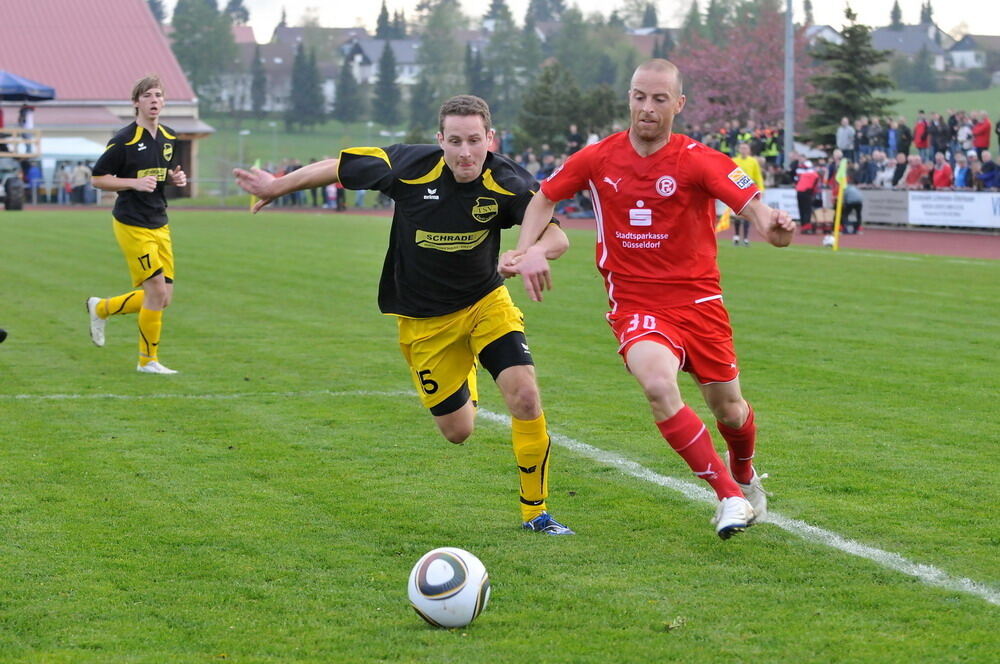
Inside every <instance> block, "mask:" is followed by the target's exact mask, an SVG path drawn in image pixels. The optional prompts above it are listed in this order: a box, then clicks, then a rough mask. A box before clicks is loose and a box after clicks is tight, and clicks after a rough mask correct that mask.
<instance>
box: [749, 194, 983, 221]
mask: <svg viewBox="0 0 1000 664" xmlns="http://www.w3.org/2000/svg"><path fill="white" fill-rule="evenodd" d="M861 195H862V197H863V199H864V203H863V210H862V218H863V219H864V221H865V223H875V224H896V225H909V226H944V227H952V228H982V229H1000V191H987V192H975V191H896V190H887V189H862V190H861ZM764 202H765V203H767V204H768V205H770V206H772V207H777V208H780V209H782V210H787V211H788V212H789V213H790V214H791V215H792V218H793V219H798V218H799V206H798V202H797V200H796V197H795V190H794V189H783V188H775V189H768V190H767V191H765V192H764Z"/></svg>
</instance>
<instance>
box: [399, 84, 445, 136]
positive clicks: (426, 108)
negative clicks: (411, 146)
mask: <svg viewBox="0 0 1000 664" xmlns="http://www.w3.org/2000/svg"><path fill="white" fill-rule="evenodd" d="M437 97H438V95H437V91H435V90H434V86H433V85H432V84H431V82H430V80H429V79H428V78H427V77H426V76H424V73H423V72H420V76H419V77H418V78H417V83H416V85H414V86H413V91H412V92H411V93H410V136H411V137H412V136H415V135H420V136H423V135H424V132H425V131H426V130H427V129H428V128H430V127H434V128H435V131H436V130H437V127H436V126H435V118H436V117H437V106H438V103H437ZM406 140H407V142H416V141H412V139H411V138H410V137H408V138H407V139H406Z"/></svg>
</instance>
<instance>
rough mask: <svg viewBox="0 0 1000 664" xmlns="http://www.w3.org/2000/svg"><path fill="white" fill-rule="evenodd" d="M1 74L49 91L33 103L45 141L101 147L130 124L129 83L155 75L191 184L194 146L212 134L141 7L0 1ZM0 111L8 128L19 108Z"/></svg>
mask: <svg viewBox="0 0 1000 664" xmlns="http://www.w3.org/2000/svg"><path fill="white" fill-rule="evenodd" d="M0 69H4V70H7V71H10V72H14V73H16V74H18V75H20V76H24V77H26V78H29V79H32V80H35V81H38V82H40V83H45V84H46V85H49V86H51V87H53V88H55V90H56V98H55V99H54V100H51V101H45V102H36V103H35V104H34V106H35V127H36V128H37V129H38V130H39V131H40V133H41V134H42V137H43V141H44V139H45V138H47V137H54V138H83V139H89V140H91V141H95V142H97V143H99V144H101V145H104V144H105V143H106V142H107V141H108V139H109V138H110V137H111V136H112V135H113V134H114V132H115V131H117V130H118V129H120V128H121V127H123V126H125V125H127V124H128V123H130V122H132V120H133V119H134V118H135V109H134V108H133V106H132V102H131V100H130V99H129V97H130V96H131V92H132V86H133V84H134V83H135V81H137V80H138V79H140V78H142V77H143V76H145V75H146V74H150V73H156V74H159V76H160V78H161V80H162V81H163V87H164V93H165V95H166V98H167V105H166V107H165V108H164V111H163V114H162V116H161V122H162V123H163V124H165V125H167V126H169V127H171V128H172V129H174V131H176V132H177V138H178V139H179V140H178V141H177V144H176V146H175V148H174V149H175V152H178V153H179V154H180V156H181V163H182V165H183V167H184V170H185V171H186V172H187V173H188V179H189V180H196V179H197V177H198V174H197V159H196V157H197V150H198V139H200V138H204V137H205V136H209V135H210V134H212V133H213V131H214V130H213V129H212V127H210V126H209V125H207V124H206V123H204V122H203V121H201V120H200V119H199V117H198V99H197V97H196V96H195V93H194V90H193V89H192V88H191V85H190V83H188V80H187V77H186V76H185V75H184V72H183V71H182V70H181V67H180V65H179V64H178V62H177V58H176V57H174V53H173V51H172V50H171V48H170V43H169V42H168V41H167V37H166V36H165V35H164V34H163V31H162V30H161V28H160V25H159V24H158V23H157V22H156V19H154V18H153V15H152V13H151V12H150V10H149V5H148V4H147V2H146V0H101V1H100V2H79V1H77V0H28V1H23V2H5V3H4V8H3V12H2V17H0ZM0 104H2V106H3V110H4V116H5V117H6V119H7V122H8V124H12V123H13V119H14V118H17V111H18V107H19V106H20V105H21V104H20V102H2V101H0ZM43 151H44V144H43ZM42 156H43V159H44V156H45V155H44V153H43V155H42ZM188 189H192V187H189V188H188ZM188 193H191V192H188Z"/></svg>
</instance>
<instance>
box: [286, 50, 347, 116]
mask: <svg viewBox="0 0 1000 664" xmlns="http://www.w3.org/2000/svg"><path fill="white" fill-rule="evenodd" d="M293 75H294V74H293ZM361 106H362V100H361V88H360V86H359V85H358V79H356V78H354V63H353V61H352V59H351V58H350V57H346V58H344V62H343V63H342V64H341V65H340V75H339V76H338V77H337V97H336V99H335V101H334V103H333V117H335V118H336V119H338V120H340V121H341V122H354V121H356V120H358V119H359V118H360V117H361V110H362V108H361Z"/></svg>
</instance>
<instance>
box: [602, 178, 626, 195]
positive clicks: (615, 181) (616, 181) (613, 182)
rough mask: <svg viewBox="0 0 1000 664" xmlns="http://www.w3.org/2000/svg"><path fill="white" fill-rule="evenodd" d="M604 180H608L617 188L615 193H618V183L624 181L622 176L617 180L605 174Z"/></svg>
mask: <svg viewBox="0 0 1000 664" xmlns="http://www.w3.org/2000/svg"><path fill="white" fill-rule="evenodd" d="M604 181H605V182H607V183H608V184H610V185H611V186H612V187H614V188H615V193H616V194H617V193H618V183H619V182H621V181H622V179H621V178H618V179H617V180H612V179H611V178H609V177H608V176H606V175H605V176H604Z"/></svg>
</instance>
